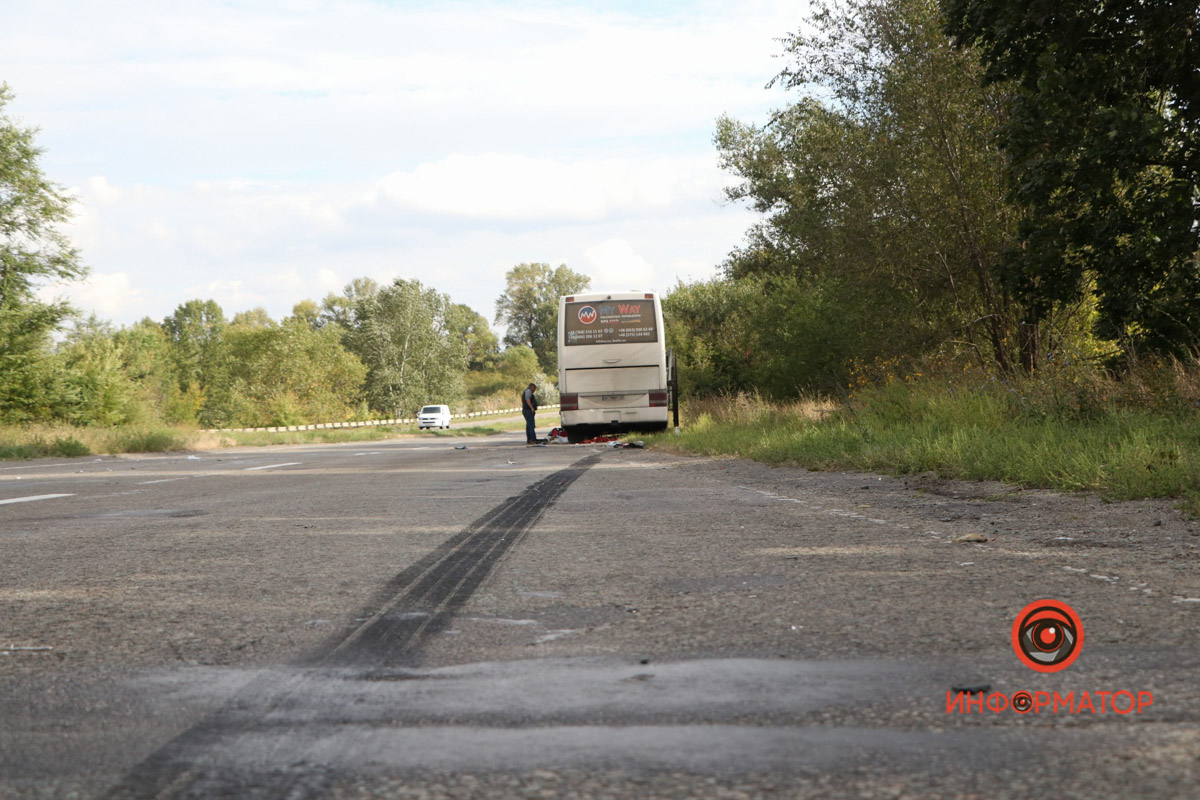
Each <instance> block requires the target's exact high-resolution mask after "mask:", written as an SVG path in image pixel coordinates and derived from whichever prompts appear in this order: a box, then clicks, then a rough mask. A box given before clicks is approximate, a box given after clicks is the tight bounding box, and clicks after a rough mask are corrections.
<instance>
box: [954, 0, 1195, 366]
mask: <svg viewBox="0 0 1200 800" xmlns="http://www.w3.org/2000/svg"><path fill="white" fill-rule="evenodd" d="M943 6H944V8H945V13H946V30H947V32H948V33H949V34H951V35H952V36H954V37H955V38H956V40H957V42H958V43H959V44H960V45H964V46H976V47H977V48H978V51H979V55H980V58H981V59H982V62H983V63H984V64H985V65H986V68H987V71H986V79H987V80H988V81H990V82H991V83H992V84H993V85H996V84H1000V83H1003V84H1009V85H1011V86H1012V87H1013V100H1012V107H1011V113H1010V115H1009V117H1008V119H1007V120H1006V121H1004V124H1003V125H1002V126H1001V127H1000V137H999V138H1000V143H1001V145H1002V146H1003V148H1004V151H1005V154H1006V155H1007V157H1008V161H1009V164H1010V168H1009V180H1010V183H1009V187H1010V194H1011V197H1012V198H1013V199H1014V200H1015V202H1016V203H1018V204H1019V205H1020V206H1021V208H1022V210H1023V211H1024V215H1023V217H1022V220H1021V225H1020V235H1019V238H1018V241H1017V242H1016V244H1015V246H1013V247H1012V248H1011V249H1010V250H1009V252H1008V254H1007V258H1006V259H1005V264H1004V274H1005V276H1006V279H1007V282H1008V285H1010V286H1011V287H1013V288H1014V289H1015V290H1016V291H1017V292H1019V293H1020V294H1021V295H1022V296H1023V297H1027V298H1029V301H1030V303H1031V305H1032V313H1033V315H1034V317H1035V318H1044V317H1045V316H1046V315H1047V313H1048V312H1049V310H1050V309H1051V308H1052V307H1053V305H1054V304H1055V303H1059V304H1061V303H1070V302H1076V301H1078V300H1079V299H1080V298H1085V297H1086V296H1087V295H1088V294H1089V293H1092V292H1095V294H1096V296H1097V298H1098V319H1099V323H1100V331H1101V333H1102V334H1103V335H1106V336H1107V337H1108V338H1117V339H1119V340H1121V342H1122V343H1123V344H1124V345H1125V347H1126V348H1127V349H1132V348H1136V347H1138V346H1147V347H1149V348H1152V349H1154V350H1158V351H1175V352H1179V351H1181V350H1186V349H1193V350H1194V348H1196V347H1197V346H1200V256H1198V253H1200V204H1198V203H1197V196H1198V186H1200V43H1198V42H1197V28H1200V9H1198V7H1197V4H1196V3H1195V2H1146V1H1145V0H1111V2H1104V3H1099V2H1095V0H1090V1H1089V0H1053V1H1051V0H1036V1H1035V2H1026V3H1012V2H1007V1H1006V0H943Z"/></svg>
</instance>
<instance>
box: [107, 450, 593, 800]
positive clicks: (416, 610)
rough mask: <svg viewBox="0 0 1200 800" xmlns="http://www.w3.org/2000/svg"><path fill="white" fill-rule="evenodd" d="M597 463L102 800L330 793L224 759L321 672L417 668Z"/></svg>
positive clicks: (281, 767) (257, 798)
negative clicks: (426, 650)
mask: <svg viewBox="0 0 1200 800" xmlns="http://www.w3.org/2000/svg"><path fill="white" fill-rule="evenodd" d="M599 459H600V455H599V454H594V455H591V456H588V457H587V458H584V459H582V460H581V461H578V462H576V463H575V464H572V465H571V466H570V467H567V468H566V469H563V470H560V471H558V472H556V473H554V474H553V475H550V476H548V477H546V478H543V479H542V480H540V481H538V482H537V483H535V484H533V485H532V486H530V487H528V488H527V489H526V490H525V491H523V492H522V493H521V494H519V495H516V496H514V497H510V498H509V499H507V500H505V501H504V502H503V503H501V504H500V505H499V506H497V507H496V508H494V509H492V510H491V511H489V512H488V513H486V514H484V515H483V516H482V517H480V518H479V519H477V520H475V521H474V522H473V523H471V524H470V525H469V526H467V528H466V529H465V530H463V531H462V532H461V533H458V534H456V535H455V536H453V537H451V538H450V539H448V540H446V541H445V542H444V543H442V544H441V545H440V546H439V547H438V548H437V549H435V550H434V551H433V552H431V553H430V554H429V555H427V556H425V557H424V558H422V559H421V560H420V561H418V562H416V563H415V564H413V565H412V566H410V567H409V568H408V569H406V570H404V571H403V572H401V573H400V574H399V575H397V576H396V577H394V578H393V579H392V580H390V581H389V582H388V584H387V586H386V587H385V588H384V590H383V591H382V592H381V593H380V594H379V596H378V597H377V598H376V602H375V603H373V604H372V608H373V609H374V610H368V611H367V612H364V613H361V614H359V615H358V616H359V618H363V617H366V620H365V621H364V622H363V623H362V624H361V625H359V626H358V627H356V628H354V629H353V630H351V631H349V632H348V633H346V634H344V635H342V636H340V637H339V638H337V639H335V640H334V641H333V642H331V643H329V644H327V645H326V646H325V647H323V648H321V649H320V650H318V651H317V652H316V653H315V654H313V655H311V656H310V657H309V658H307V659H304V660H303V661H302V662H301V663H299V664H296V665H294V666H297V667H301V668H305V672H302V673H293V674H291V675H287V676H280V675H279V674H278V673H269V674H267V675H265V676H263V677H261V678H258V679H255V680H253V681H251V682H250V683H249V684H248V685H247V686H245V687H244V688H243V689H241V690H240V691H238V692H237V694H236V695H235V696H234V697H233V698H232V699H231V700H230V701H229V702H227V703H226V704H225V705H224V706H223V707H222V708H221V709H219V710H217V711H215V712H213V713H212V714H210V715H209V716H208V717H206V718H205V719H203V720H201V721H200V722H198V723H197V724H196V725H194V726H192V727H191V728H189V729H188V730H186V731H184V732H183V733H181V734H180V735H179V736H177V737H175V738H174V739H172V740H171V741H169V742H167V743H166V744H164V745H163V746H162V747H160V748H159V749H158V750H157V751H155V752H154V753H152V754H150V756H148V757H147V758H146V759H144V760H143V761H142V762H141V763H139V764H137V765H136V766H135V767H134V768H133V769H132V770H130V772H129V773H128V774H127V775H126V776H125V778H124V779H123V780H122V781H121V782H120V783H119V784H117V785H116V786H114V787H113V788H111V789H110V790H109V791H108V792H107V793H106V794H105V795H104V800H149V798H161V800H167V799H168V798H169V799H170V800H201V799H202V798H205V799H206V798H218V797H220V798H239V800H303V799H304V798H310V797H316V796H319V795H321V794H322V793H324V792H325V791H327V790H328V788H329V786H330V785H331V782H332V780H333V778H334V777H335V776H333V775H332V774H330V773H329V770H327V769H326V768H325V767H323V766H321V765H319V764H314V763H310V762H308V761H297V762H290V763H289V762H288V761H287V759H286V756H285V755H284V754H282V753H281V754H279V755H280V758H279V759H271V761H272V762H273V763H269V764H263V767H262V769H259V770H256V771H254V772H253V773H247V772H244V771H237V772H236V773H234V772H230V771H229V770H228V768H227V767H223V765H222V764H221V763H220V761H219V757H218V756H217V755H216V754H218V753H219V752H220V751H221V750H222V749H226V748H228V747H229V746H230V744H231V743H233V742H235V741H236V740H237V738H238V737H239V736H242V735H243V734H249V733H253V732H255V731H257V730H260V729H262V728H264V727H269V725H268V723H267V722H266V718H267V717H268V716H269V715H270V713H271V712H272V711H273V710H274V709H276V708H278V707H279V706H280V705H281V704H284V703H287V702H291V701H294V700H295V699H296V698H302V697H303V696H304V695H305V691H304V684H305V682H306V681H308V680H313V679H316V680H322V679H323V677H324V676H321V675H320V668H322V667H329V668H332V669H346V668H352V669H360V670H363V671H364V673H365V674H364V677H365V678H367V679H370V678H371V677H372V675H379V674H382V671H386V668H388V667H393V666H394V667H404V666H410V665H413V664H417V663H419V662H420V658H421V646H422V644H423V643H424V641H425V640H426V639H427V638H428V637H429V636H431V635H433V634H435V633H437V632H439V631H441V630H443V629H444V628H445V626H446V625H447V624H448V623H449V622H450V620H451V619H452V618H453V616H454V614H455V612H457V611H458V610H459V609H460V608H462V606H463V604H464V603H466V601H467V600H468V599H470V597H471V595H472V593H474V591H475V590H476V589H478V588H479V586H480V585H481V584H482V583H483V581H484V580H485V579H486V578H487V576H488V575H489V574H491V572H492V570H493V569H494V568H495V567H496V566H497V564H498V563H499V562H500V560H501V559H502V558H503V557H504V555H505V554H506V553H508V552H509V551H510V550H512V548H513V547H514V546H516V544H517V543H518V542H519V541H520V539H521V538H522V537H523V536H524V535H525V533H526V532H528V531H529V529H530V528H532V527H533V526H534V525H535V524H536V523H537V521H538V519H539V518H540V517H541V515H542V513H543V512H545V510H546V509H547V508H549V507H550V506H551V505H553V504H554V502H555V501H556V500H557V499H558V498H559V496H561V495H562V494H563V492H565V491H566V490H567V489H568V488H569V487H570V485H571V484H572V483H574V482H575V481H576V480H577V479H578V478H579V477H580V476H581V475H582V474H583V473H584V472H585V471H587V469H588V468H589V467H591V466H592V465H593V464H595V463H596V462H597V461H598V460H599ZM314 668H315V672H316V674H315V675H313V674H310V673H311V672H313V671H314Z"/></svg>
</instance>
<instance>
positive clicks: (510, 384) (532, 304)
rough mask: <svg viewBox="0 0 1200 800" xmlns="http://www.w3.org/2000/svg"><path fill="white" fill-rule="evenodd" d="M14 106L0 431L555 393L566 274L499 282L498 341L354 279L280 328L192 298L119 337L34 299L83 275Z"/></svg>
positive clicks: (312, 417)
mask: <svg viewBox="0 0 1200 800" xmlns="http://www.w3.org/2000/svg"><path fill="white" fill-rule="evenodd" d="M11 98H12V93H11V91H10V90H9V88H8V87H7V86H6V85H3V84H0V423H7V424H27V423H34V422H47V421H61V422H67V423H72V424H78V425H121V424H137V423H152V422H166V423H180V424H199V425H203V426H209V427H225V426H229V427H254V426H277V425H293V424H301V423H309V422H317V421H341V420H353V419H365V418H371V417H384V418H404V417H412V416H414V415H415V412H416V411H417V409H419V408H420V407H421V406H422V405H424V404H426V403H431V402H432V403H455V404H461V403H470V404H472V405H474V406H476V407H488V406H493V407H511V406H514V405H515V404H516V400H515V397H516V393H517V392H518V391H519V390H520V388H521V387H523V386H525V385H526V384H527V383H528V382H530V381H531V380H532V381H537V382H538V383H539V384H542V385H545V386H547V392H549V393H552V392H553V382H552V381H551V380H549V379H548V378H547V377H546V373H554V372H556V370H557V363H556V359H557V351H556V348H555V344H554V332H553V326H554V323H555V314H556V311H557V298H558V295H559V294H560V293H565V292H576V291H580V290H582V289H584V288H586V287H587V286H588V283H589V279H588V278H587V277H586V276H584V275H581V274H579V273H576V272H574V271H572V270H570V269H569V268H568V267H566V266H565V265H561V266H559V267H557V268H552V267H551V266H550V265H549V264H544V263H524V264H518V265H517V266H515V267H513V269H511V270H510V271H509V272H508V274H507V276H506V286H505V291H504V293H503V294H502V295H501V297H500V298H499V300H498V301H497V315H496V319H495V321H496V322H497V323H503V324H506V325H507V333H506V336H505V338H504V342H503V343H501V342H500V341H499V339H498V338H497V336H496V334H495V333H494V332H493V331H492V329H491V327H490V325H489V323H488V320H487V319H486V318H485V317H484V316H482V315H481V314H479V313H478V312H476V311H475V310H473V309H471V308H469V307H468V306H466V305H463V304H461V303H455V302H453V300H451V298H450V297H449V296H447V295H446V294H444V293H442V292H439V291H437V290H436V289H434V288H432V287H428V286H424V285H422V284H421V283H420V282H419V281H415V280H405V279H399V278H398V279H396V280H394V281H392V282H391V283H389V284H386V285H380V284H378V283H376V282H375V281H373V280H371V279H369V278H359V279H356V280H354V281H351V282H350V283H349V284H347V285H346V287H345V289H344V290H343V292H342V293H341V294H337V293H331V294H329V295H328V296H327V297H325V298H324V300H322V301H321V302H319V303H318V302H316V301H313V300H304V301H301V302H299V303H297V304H296V305H295V307H294V308H293V310H292V314H291V315H289V316H287V317H285V318H283V319H282V320H279V321H275V320H273V319H271V317H270V316H269V315H268V314H267V312H266V311H265V310H263V309H261V308H258V309H251V310H248V311H241V312H238V313H236V314H234V315H233V317H232V318H228V317H227V316H226V314H225V311H224V309H222V308H221V307H220V305H219V304H217V303H216V302H215V301H213V300H201V299H195V300H189V301H188V302H186V303H183V304H181V305H180V306H178V307H177V308H176V309H175V311H174V312H173V313H171V314H170V315H169V316H167V317H165V318H164V319H162V320H153V319H149V318H146V319H143V320H141V321H140V322H138V323H137V324H135V325H131V326H127V327H121V328H117V327H115V326H113V325H112V324H110V323H108V322H105V321H103V320H99V319H97V318H95V317H92V318H88V319H82V318H79V316H78V315H77V313H76V312H75V311H74V309H72V308H71V307H70V306H69V305H68V304H66V303H63V302H45V301H43V300H41V299H39V296H38V294H37V288H38V286H39V285H40V284H41V283H44V282H46V281H48V280H60V281H61V280H74V279H78V278H81V277H83V276H85V275H86V274H87V269H86V267H85V266H84V265H83V262H82V261H81V259H80V256H79V253H78V252H77V251H76V250H75V249H74V248H73V247H72V246H71V245H70V243H69V242H68V241H67V240H66V238H65V237H64V236H63V234H62V233H61V232H60V230H59V225H60V224H61V223H62V222H64V221H66V220H67V219H68V218H69V215H70V212H71V202H72V201H71V198H70V197H69V195H68V194H67V192H66V191H65V190H64V189H62V188H61V187H59V186H57V185H55V184H54V183H53V182H51V181H50V180H48V179H47V178H46V176H45V175H44V174H43V173H42V171H41V168H40V166H39V163H38V160H39V157H40V155H41V150H40V149H39V148H38V147H37V145H36V143H35V141H34V137H35V133H36V132H35V131H34V130H33V129H31V128H28V127H24V126H22V125H20V124H19V123H18V122H16V121H15V120H13V119H11V118H9V117H8V116H6V115H5V114H4V111H5V106H6V105H7V103H8V102H10V101H11ZM502 344H503V346H502ZM548 399H551V400H552V399H553V398H548Z"/></svg>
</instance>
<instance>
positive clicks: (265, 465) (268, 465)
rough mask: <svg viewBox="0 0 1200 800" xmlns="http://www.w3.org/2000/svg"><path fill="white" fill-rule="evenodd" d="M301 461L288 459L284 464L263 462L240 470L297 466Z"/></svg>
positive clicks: (248, 470)
mask: <svg viewBox="0 0 1200 800" xmlns="http://www.w3.org/2000/svg"><path fill="white" fill-rule="evenodd" d="M303 463H304V462H303V461H289V462H287V463H286V464H264V465H263V466H261V467H246V468H245V469H244V470H242V472H253V471H254V470H256V469H276V468H278V467H298V466H300V465H301V464H303Z"/></svg>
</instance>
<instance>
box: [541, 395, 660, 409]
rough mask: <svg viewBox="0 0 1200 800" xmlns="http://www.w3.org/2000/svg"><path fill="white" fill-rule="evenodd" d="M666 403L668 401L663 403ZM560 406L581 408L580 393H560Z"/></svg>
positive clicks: (561, 407)
mask: <svg viewBox="0 0 1200 800" xmlns="http://www.w3.org/2000/svg"><path fill="white" fill-rule="evenodd" d="M663 405H666V403H663ZM558 406H559V409H560V410H561V411H578V410H579V395H577V394H560V395H559V396H558Z"/></svg>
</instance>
